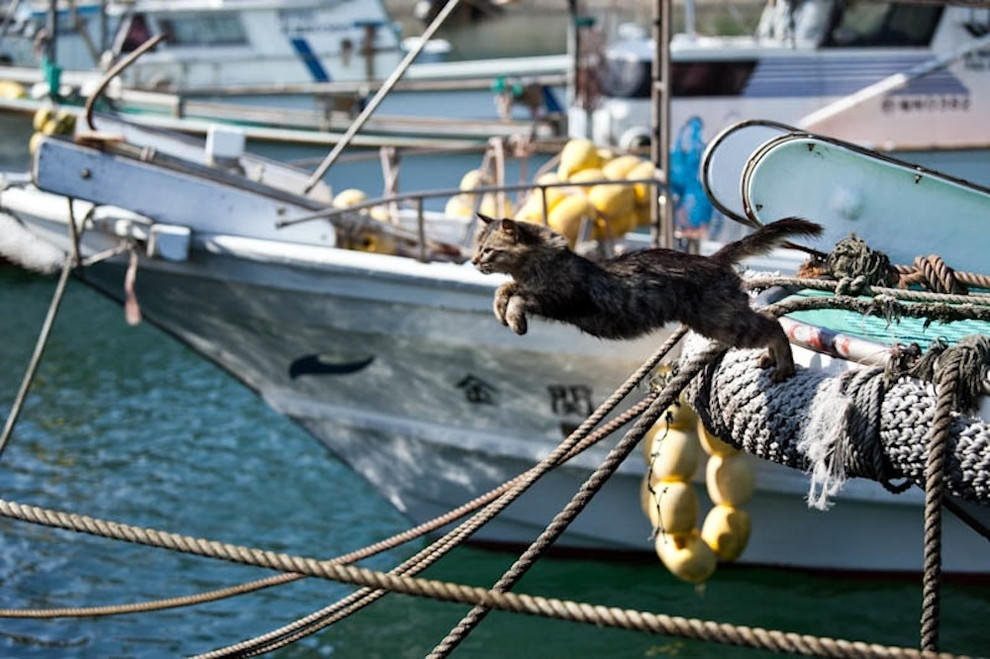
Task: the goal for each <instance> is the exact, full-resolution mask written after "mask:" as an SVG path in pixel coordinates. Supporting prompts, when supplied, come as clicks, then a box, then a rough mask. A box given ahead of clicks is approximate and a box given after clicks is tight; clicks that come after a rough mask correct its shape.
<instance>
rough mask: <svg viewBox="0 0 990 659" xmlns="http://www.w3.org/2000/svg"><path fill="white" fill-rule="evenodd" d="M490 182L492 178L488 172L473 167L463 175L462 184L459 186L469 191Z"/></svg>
mask: <svg viewBox="0 0 990 659" xmlns="http://www.w3.org/2000/svg"><path fill="white" fill-rule="evenodd" d="M490 183H491V179H489V178H488V174H486V173H485V172H483V171H481V170H480V169H472V170H471V171H469V172H466V173H465V174H464V176H462V177H461V184H460V185H459V186H458V187H459V188H460V189H461V190H462V191H467V190H474V189H475V188H480V187H482V186H486V185H489V184H490Z"/></svg>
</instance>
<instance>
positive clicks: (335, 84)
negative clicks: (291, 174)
mask: <svg viewBox="0 0 990 659" xmlns="http://www.w3.org/2000/svg"><path fill="white" fill-rule="evenodd" d="M49 8H50V3H47V2H45V3H27V4H23V5H19V6H18V7H16V8H14V9H16V10H17V11H13V12H12V13H11V14H9V16H8V17H7V19H5V20H3V23H2V25H3V28H2V29H4V30H5V32H6V36H5V38H4V39H2V40H0V62H5V61H6V62H8V63H9V64H8V65H5V66H0V111H2V112H5V113H11V114H22V115H27V114H33V113H36V112H37V111H38V110H39V109H42V108H47V107H50V106H51V105H52V103H53V99H52V96H53V91H52V86H53V85H54V87H55V88H56V89H55V91H56V92H57V104H58V105H59V107H61V108H63V109H64V110H65V111H66V112H70V113H76V114H78V113H80V112H81V111H82V104H83V103H84V102H85V100H86V98H88V97H89V96H90V94H91V93H92V91H93V89H95V88H96V87H97V86H98V85H99V84H100V80H101V79H102V77H103V72H104V70H105V69H106V68H108V67H109V66H110V65H111V64H112V63H114V62H117V61H120V60H121V59H123V58H125V57H127V56H128V55H129V54H130V53H132V52H133V51H134V50H135V49H136V48H137V47H138V46H139V45H140V44H142V43H144V42H145V41H147V40H148V39H150V38H153V37H160V38H161V41H160V42H158V43H157V44H156V45H155V46H154V48H152V49H151V50H148V51H147V52H144V53H143V55H142V56H141V57H140V58H139V59H137V60H136V61H134V62H133V63H132V64H130V65H129V66H128V67H127V69H126V70H124V71H123V72H122V73H120V74H119V75H118V76H116V77H115V78H114V79H113V80H112V82H111V83H110V84H109V85H108V87H107V89H105V90H104V94H103V98H104V101H103V102H105V103H107V104H108V105H109V106H110V107H111V108H113V110H114V111H116V112H120V113H125V114H128V115H130V116H131V117H132V118H133V120H134V121H135V122H138V123H143V124H145V125H149V126H155V127H159V128H167V129H171V130H179V131H183V132H186V133H190V134H195V135H201V136H205V134H206V131H207V129H208V127H209V125H210V124H212V123H226V124H232V125H237V126H239V127H240V128H241V130H243V131H244V132H245V134H246V136H247V138H248V140H249V141H250V142H251V143H252V146H253V147H254V148H256V149H257V148H261V149H264V148H266V147H268V146H269V145H273V144H274V145H275V146H274V147H273V148H274V149H275V151H274V153H275V154H276V157H304V156H305V155H310V154H311V153H320V152H322V151H324V150H325V148H326V147H327V146H328V145H330V144H333V143H334V142H335V141H337V140H338V139H339V138H340V136H341V134H342V133H343V131H344V130H345V129H346V128H347V127H348V126H349V125H350V123H351V121H352V120H353V119H354V116H355V115H356V114H357V113H358V112H359V111H360V110H361V109H362V108H363V107H364V105H365V104H367V103H368V101H369V99H371V98H372V96H373V94H375V92H377V91H378V89H379V87H380V86H381V85H382V82H383V79H384V78H385V77H386V76H387V75H388V73H390V72H391V71H392V70H393V69H395V67H396V65H397V64H398V62H399V60H400V58H401V57H403V56H404V55H406V49H410V50H412V49H415V48H418V47H419V41H420V37H410V38H407V39H404V40H402V43H404V44H405V45H404V46H403V45H401V44H400V37H401V34H400V31H399V27H398V24H396V23H393V22H392V21H391V20H390V19H389V16H388V14H387V12H386V10H385V8H384V6H383V4H382V3H381V2H380V1H377V0H376V1H375V2H351V1H349V2H332V3H327V2H318V1H314V0H291V1H288V2H286V1H279V2H275V1H271V0H267V1H259V0H233V1H231V0H226V1H224V2H214V1H212V0H210V1H203V0H182V1H181V2H159V1H157V0H141V1H139V2H124V3H115V2H110V3H88V4H87V3H74V4H73V3H69V4H68V5H65V6H62V5H59V6H58V7H57V10H56V11H54V12H53V13H50V12H49ZM52 16H54V17H55V20H54V21H52V20H51V17H52ZM52 22H54V24H55V25H56V28H55V29H54V32H55V34H56V37H55V38H54V39H52V38H50V37H49V36H47V35H48V33H49V32H50V31H52V28H51V26H50V25H47V23H52ZM23 42H26V43H27V46H24V47H21V46H23V45H24V43H23ZM444 43H445V42H443V40H442V39H428V40H427V41H426V42H425V44H423V46H422V48H421V50H420V51H419V54H418V55H417V57H416V61H415V62H414V63H412V64H411V66H410V67H409V69H408V71H406V73H405V75H404V79H403V80H402V81H401V82H400V83H399V84H397V85H395V86H394V87H393V88H392V90H391V93H390V95H389V97H388V98H387V99H385V103H384V107H383V110H382V112H379V113H378V114H377V116H376V117H374V118H373V119H372V120H371V121H370V122H369V123H368V125H367V126H366V127H365V130H364V131H363V133H362V135H361V136H360V137H359V138H358V142H359V143H361V144H362V145H375V146H378V145H382V144H389V145H394V146H422V145H424V144H432V145H437V144H439V143H440V142H441V141H444V140H445V142H444V143H445V145H446V146H452V147H457V146H463V145H466V144H468V143H470V142H472V141H474V142H477V141H485V140H487V139H488V138H489V137H493V136H508V135H517V134H525V133H532V134H533V135H534V136H537V137H540V138H544V139H545V138H549V137H551V136H554V135H560V134H561V132H562V129H561V126H562V116H563V112H562V104H561V103H560V102H558V101H557V100H556V98H555V96H554V95H555V94H556V93H559V92H555V91H553V89H552V88H553V87H554V86H561V85H563V83H564V74H563V72H564V70H565V68H566V63H567V58H566V56H564V55H559V56H534V57H505V58H498V59H496V60H491V59H486V60H483V61H481V60H479V61H460V62H445V61H442V59H443V58H441V57H439V56H438V54H437V53H438V52H439V50H442V46H443V44H444ZM18 44H21V46H19V45H18ZM32 44H33V45H32ZM3 49H7V52H5V51H4V50H3ZM22 51H23V52H22ZM497 80H502V81H505V80H508V81H510V82H511V81H517V80H525V81H526V84H527V85H535V86H537V87H538V88H540V89H541V90H542V91H541V94H544V95H545V96H546V100H545V102H544V101H543V100H541V108H545V109H546V111H543V110H542V109H541V112H540V116H538V117H537V116H535V115H533V114H532V113H530V112H529V111H528V110H527V109H526V108H522V107H520V108H518V109H516V110H512V108H511V107H510V108H509V110H508V111H507V112H506V113H504V116H500V115H499V113H498V111H497V107H496V102H495V99H496V94H495V93H494V92H493V85H495V83H496V81H497ZM452 118H456V119H457V121H456V122H453V121H451V119H452ZM431 140H432V142H431ZM258 145H263V146H260V147H259V146H258ZM284 145H291V146H292V147H295V151H293V152H292V153H291V155H288V156H287V155H285V154H284V152H283V153H279V152H278V151H277V149H278V148H279V146H284ZM307 149H310V150H311V151H307Z"/></svg>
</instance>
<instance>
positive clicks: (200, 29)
mask: <svg viewBox="0 0 990 659" xmlns="http://www.w3.org/2000/svg"><path fill="white" fill-rule="evenodd" d="M102 4H103V5H104V7H103V12H101V3H96V2H90V3H67V4H66V5H62V6H59V7H58V8H57V10H56V29H55V39H56V43H55V48H56V53H55V57H54V58H53V61H56V62H58V63H59V65H60V66H61V67H62V68H63V69H66V70H69V71H87V70H93V69H94V68H98V67H99V66H100V65H101V64H102V63H103V62H102V61H103V60H104V59H105V58H110V60H112V59H115V58H116V57H118V56H120V55H125V54H127V53H128V52H130V51H132V50H134V49H135V48H137V47H138V46H139V45H141V44H142V43H144V42H145V41H146V40H147V39H149V38H150V37H152V36H154V35H156V34H162V35H164V36H165V39H164V40H163V42H162V43H161V44H159V45H158V47H157V48H156V49H155V50H154V51H153V52H151V53H149V54H148V55H147V56H146V57H144V58H142V60H141V62H140V63H138V64H137V65H136V66H134V67H132V68H131V69H130V70H129V71H128V73H127V74H126V76H125V79H124V80H123V82H125V83H126V84H128V85H129V86H132V87H147V88H159V89H168V88H192V87H205V86H220V85H236V84H248V83H257V82H260V81H272V80H279V81H282V82H285V83H293V82H308V81H318V82H325V81H330V80H341V81H344V80H369V79H375V78H379V77H382V74H383V73H386V74H387V72H389V71H391V70H392V69H393V68H395V65H396V64H397V63H398V61H399V58H400V57H401V56H402V52H401V49H400V45H399V35H398V33H397V30H396V29H395V26H394V25H392V22H391V20H390V19H389V16H388V13H387V12H386V11H385V7H384V6H383V4H382V3H381V2H380V1H379V0H371V1H362V2H357V1H354V0H348V1H345V2H332V3H327V2H312V1H290V2H272V1H270V0H224V1H223V2H203V1H202V0H177V1H175V0H173V1H167V2H165V1H158V0H141V1H139V2H109V3H102ZM48 5H49V3H47V2H45V3H27V4H26V5H25V6H24V8H23V11H24V15H22V17H20V20H18V21H17V22H16V26H15V27H14V29H13V30H14V31H15V32H16V31H21V32H23V33H24V34H23V36H24V37H25V38H27V39H29V40H30V39H35V40H37V39H38V35H39V33H40V31H41V30H45V29H50V26H47V27H46V19H47V18H48V12H49V8H48ZM104 13H105V15H101V14H104ZM8 31H10V30H8ZM42 45H43V44H42ZM9 59H11V60H15V57H14V56H13V55H11V56H9ZM18 59H19V58H18ZM15 63H16V62H15ZM20 63H23V62H20Z"/></svg>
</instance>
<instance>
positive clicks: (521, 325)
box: [504, 295, 527, 335]
mask: <svg viewBox="0 0 990 659" xmlns="http://www.w3.org/2000/svg"><path fill="white" fill-rule="evenodd" d="M504 322H505V324H506V325H508V326H509V328H510V329H512V331H513V332H515V333H516V334H519V335H523V334H525V333H526V329H527V323H526V312H525V311H524V310H523V299H522V298H521V297H519V296H518V295H517V296H514V297H512V298H510V299H509V303H508V305H507V306H506V309H505V321H504Z"/></svg>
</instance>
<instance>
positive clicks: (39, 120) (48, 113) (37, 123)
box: [31, 107, 55, 130]
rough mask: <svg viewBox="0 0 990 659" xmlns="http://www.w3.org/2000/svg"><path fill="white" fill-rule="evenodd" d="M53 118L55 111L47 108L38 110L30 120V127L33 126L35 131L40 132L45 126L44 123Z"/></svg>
mask: <svg viewBox="0 0 990 659" xmlns="http://www.w3.org/2000/svg"><path fill="white" fill-rule="evenodd" d="M54 117H55V110H53V109H52V108H49V107H44V108H38V110H37V111H36V112H35V113H34V117H32V118H31V125H32V126H34V129H35V130H41V127H42V126H44V125H45V122H46V121H48V120H49V119H53V118H54Z"/></svg>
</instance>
